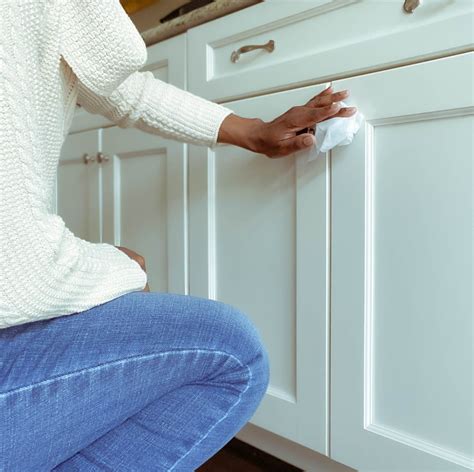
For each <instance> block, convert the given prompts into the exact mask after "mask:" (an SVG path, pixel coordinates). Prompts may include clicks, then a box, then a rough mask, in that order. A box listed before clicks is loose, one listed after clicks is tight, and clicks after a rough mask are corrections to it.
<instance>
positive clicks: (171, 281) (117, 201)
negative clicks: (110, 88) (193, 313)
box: [100, 127, 187, 293]
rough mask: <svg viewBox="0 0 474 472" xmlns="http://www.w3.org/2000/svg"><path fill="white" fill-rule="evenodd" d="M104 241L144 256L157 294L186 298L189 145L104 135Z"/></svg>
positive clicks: (135, 134)
mask: <svg viewBox="0 0 474 472" xmlns="http://www.w3.org/2000/svg"><path fill="white" fill-rule="evenodd" d="M102 146H103V149H104V151H105V154H106V155H107V156H108V157H109V160H108V161H107V162H103V163H101V164H100V165H101V167H102V172H103V189H104V241H105V242H108V243H110V244H114V245H119V246H126V247H129V248H130V249H132V250H134V251H137V252H138V253H140V254H142V255H143V256H144V257H145V260H146V265H147V274H148V282H149V285H150V290H151V291H153V292H174V293H187V197H186V192H187V187H186V182H187V180H186V179H187V177H186V170H187V169H186V145H185V144H182V143H178V142H174V141H170V140H165V139H162V138H160V137H158V136H156V135H151V134H149V133H144V132H142V131H139V130H136V129H120V128H117V127H113V128H108V129H105V130H102Z"/></svg>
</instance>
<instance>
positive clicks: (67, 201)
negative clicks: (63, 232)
mask: <svg viewBox="0 0 474 472" xmlns="http://www.w3.org/2000/svg"><path fill="white" fill-rule="evenodd" d="M98 136H99V134H98V131H86V132H82V133H77V134H74V135H69V136H68V137H67V138H66V140H65V142H64V144H63V147H62V149H61V156H60V160H59V165H58V171H57V179H56V187H55V198H54V202H55V208H53V211H55V212H56V213H57V214H58V215H60V216H61V217H62V218H63V220H64V222H65V223H66V226H67V227H68V228H69V229H70V230H71V231H72V232H73V233H74V234H75V235H76V236H77V237H79V238H81V239H86V240H88V241H92V242H100V241H101V232H102V224H101V215H100V212H101V209H100V193H99V189H100V181H99V179H100V170H99V168H98V166H97V164H96V162H95V161H92V162H89V163H88V164H86V163H85V161H84V154H89V156H91V157H93V158H95V156H96V154H97V146H98Z"/></svg>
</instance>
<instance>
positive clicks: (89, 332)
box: [0, 291, 269, 472]
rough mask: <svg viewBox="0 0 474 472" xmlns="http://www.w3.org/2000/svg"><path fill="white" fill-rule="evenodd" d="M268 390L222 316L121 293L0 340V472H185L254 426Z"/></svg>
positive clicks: (222, 311) (259, 360)
mask: <svg viewBox="0 0 474 472" xmlns="http://www.w3.org/2000/svg"><path fill="white" fill-rule="evenodd" d="M268 381H269V364H268V355H267V352H266V350H265V348H264V346H263V345H262V341H261V338H260V335H259V332H258V331H257V329H256V327H255V326H254V325H253V324H252V322H251V321H250V320H249V319H248V317H247V316H246V315H245V314H244V313H242V312H241V311H239V310H238V309H236V308H234V307H232V306H231V305H228V304H225V303H222V302H219V301H213V300H207V299H205V298H200V297H194V296H188V295H177V294H169V293H158V292H138V291H137V292H130V293H127V294H125V295H122V296H120V297H118V298H115V299H114V300H111V301H109V302H106V303H103V304H102V305H98V306H96V307H93V308H91V309H89V310H86V311H82V312H80V313H75V314H72V315H66V316H60V317H58V318H52V319H49V320H41V321H36V322H31V323H26V324H23V325H18V326H12V327H9V328H6V329H0V471H1V472H29V471H31V472H33V471H34V472H42V471H51V470H54V471H62V472H74V471H81V472H83V471H113V472H120V471H123V472H133V471H137V472H148V471H164V470H166V471H170V470H172V471H192V470H195V469H196V468H197V467H198V466H200V465H201V464H202V463H204V462H205V461H206V460H207V459H208V458H209V457H211V456H212V455H213V454H215V453H216V452H217V451H218V450H219V449H220V448H221V447H222V446H224V445H225V444H226V443H227V442H229V441H230V439H232V437H233V436H234V435H235V433H237V432H238V431H239V430H240V429H241V428H242V427H243V426H244V425H245V423H246V422H247V421H248V420H249V419H250V418H251V417H252V416H253V413H254V412H255V410H256V409H257V407H258V405H259V403H260V401H261V400H262V397H263V395H264V393H265V391H266V389H267V386H268Z"/></svg>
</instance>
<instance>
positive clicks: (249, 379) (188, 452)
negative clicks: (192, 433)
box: [168, 354, 252, 472]
mask: <svg viewBox="0 0 474 472" xmlns="http://www.w3.org/2000/svg"><path fill="white" fill-rule="evenodd" d="M229 355H230V356H231V357H232V358H233V359H235V360H236V361H237V363H238V364H239V365H240V366H241V367H245V368H246V369H247V373H248V374H247V382H246V386H245V388H244V390H242V391H241V392H240V393H239V396H238V398H237V400H236V401H235V402H234V403H233V404H232V406H231V407H230V408H229V409H228V410H227V412H226V414H225V415H224V416H222V417H221V418H220V419H219V420H218V421H216V422H215V423H214V424H213V425H212V426H211V427H210V428H209V429H208V431H207V432H206V433H205V434H204V435H203V436H201V439H199V441H197V442H196V443H195V444H194V445H193V446H192V447H191V448H190V449H188V451H187V452H186V453H185V454H183V455H182V456H181V457H180V458H179V459H178V460H177V461H176V462H175V463H174V464H173V465H172V466H171V468H170V469H168V472H170V471H172V470H174V469H175V467H176V466H177V465H178V464H179V463H180V462H181V461H182V460H183V459H184V458H185V457H186V456H187V455H188V454H190V453H191V451H192V450H193V449H195V448H196V446H198V445H199V444H200V443H201V442H202V441H204V439H206V438H207V436H209V434H210V433H211V431H212V430H213V429H214V428H215V427H216V426H217V425H218V424H219V423H221V422H222V421H224V420H225V419H226V418H227V417H228V416H229V414H230V412H231V411H232V410H233V409H234V408H235V406H236V405H238V403H239V402H240V401H241V399H242V395H243V394H244V393H245V392H246V391H247V390H248V389H249V387H250V382H251V381H252V371H251V370H250V367H249V366H248V365H247V364H243V363H242V362H241V361H240V359H238V358H237V357H235V356H234V355H232V354H229Z"/></svg>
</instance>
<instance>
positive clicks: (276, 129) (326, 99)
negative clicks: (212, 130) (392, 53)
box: [217, 86, 357, 157]
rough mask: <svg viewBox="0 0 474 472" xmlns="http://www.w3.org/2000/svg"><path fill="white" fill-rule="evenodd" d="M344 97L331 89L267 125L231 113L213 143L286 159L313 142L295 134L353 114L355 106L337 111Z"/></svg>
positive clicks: (312, 138)
mask: <svg viewBox="0 0 474 472" xmlns="http://www.w3.org/2000/svg"><path fill="white" fill-rule="evenodd" d="M348 96H349V92H348V91H347V90H342V91H341V92H335V93H334V92H333V89H332V86H331V87H328V88H327V89H326V90H323V91H322V92H321V93H319V94H318V95H316V96H315V97H313V98H311V99H310V100H309V101H308V102H307V103H305V104H304V105H300V106H294V107H292V108H290V109H289V110H288V111H286V112H285V113H283V114H282V115H280V116H278V117H276V118H275V119H274V120H272V121H269V122H265V121H263V120H261V119H259V118H253V119H252V118H243V117H241V116H238V115H235V114H233V113H231V114H230V115H228V116H227V117H226V118H225V119H224V121H223V122H222V124H221V127H220V129H219V136H218V138H217V142H219V143H226V144H234V145H235V146H239V147H242V148H244V149H248V150H249V151H253V152H257V153H259V154H265V155H266V156H267V157H284V156H287V155H289V154H292V153H294V152H296V151H299V150H301V149H304V148H307V147H310V146H312V145H313V144H314V142H315V141H314V139H315V137H314V136H313V134H312V133H301V134H297V132H298V131H300V130H302V129H305V128H310V127H314V124H315V123H319V122H321V121H325V120H327V119H329V118H335V117H349V116H352V115H354V113H356V111H357V109H356V108H355V107H346V108H344V107H343V108H341V106H340V104H339V103H337V102H339V101H341V100H344V99H345V98H347V97H348Z"/></svg>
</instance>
